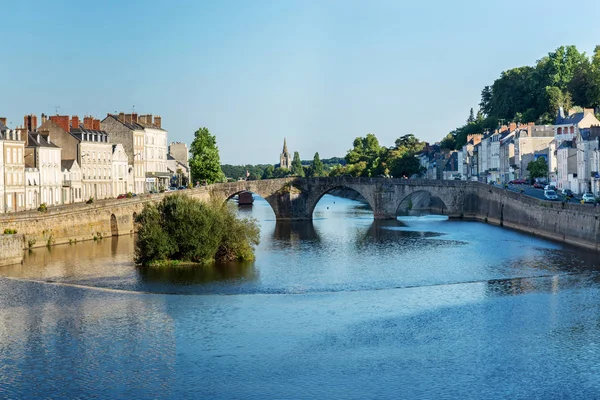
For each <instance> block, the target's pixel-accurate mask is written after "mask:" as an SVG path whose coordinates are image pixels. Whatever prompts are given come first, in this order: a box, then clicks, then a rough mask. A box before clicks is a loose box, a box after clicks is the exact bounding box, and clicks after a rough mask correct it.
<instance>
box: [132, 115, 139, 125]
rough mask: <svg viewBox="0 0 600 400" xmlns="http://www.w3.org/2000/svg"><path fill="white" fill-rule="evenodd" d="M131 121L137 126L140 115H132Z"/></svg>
mask: <svg viewBox="0 0 600 400" xmlns="http://www.w3.org/2000/svg"><path fill="white" fill-rule="evenodd" d="M131 120H132V121H133V122H135V123H136V124H137V122H138V115H137V114H136V113H133V114H131Z"/></svg>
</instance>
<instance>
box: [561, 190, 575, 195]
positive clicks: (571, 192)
mask: <svg viewBox="0 0 600 400" xmlns="http://www.w3.org/2000/svg"><path fill="white" fill-rule="evenodd" d="M561 194H562V195H563V196H565V197H573V191H572V190H571V189H563V190H562V191H561Z"/></svg>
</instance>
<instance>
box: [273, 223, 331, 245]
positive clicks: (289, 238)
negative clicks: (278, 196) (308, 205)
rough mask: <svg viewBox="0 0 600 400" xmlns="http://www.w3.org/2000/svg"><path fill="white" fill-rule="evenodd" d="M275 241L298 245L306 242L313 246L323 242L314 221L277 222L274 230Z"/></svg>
mask: <svg viewBox="0 0 600 400" xmlns="http://www.w3.org/2000/svg"><path fill="white" fill-rule="evenodd" d="M273 239H275V240H278V241H283V242H290V243H298V242H300V241H306V242H309V243H311V244H316V243H320V242H321V237H320V236H319V234H318V233H317V231H316V230H315V227H314V225H313V222H312V221H277V222H276V223H275V229H274V230H273Z"/></svg>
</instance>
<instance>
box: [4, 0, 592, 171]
mask: <svg viewBox="0 0 600 400" xmlns="http://www.w3.org/2000/svg"><path fill="white" fill-rule="evenodd" d="M6 3H7V4H3V6H2V21H3V22H2V33H1V34H0V45H1V47H2V56H1V57H2V61H1V62H0V82H1V95H0V116H1V117H7V118H8V121H9V126H11V127H15V126H17V125H20V124H22V123H23V122H22V121H23V116H24V115H25V114H29V113H34V114H37V115H38V116H39V115H40V114H41V113H46V114H50V115H52V114H55V113H56V112H57V111H58V114H61V115H79V116H80V117H82V116H83V115H87V114H89V115H93V116H95V117H96V118H100V119H102V118H104V117H105V116H106V114H107V113H114V112H121V111H122V112H125V113H127V112H131V111H132V110H133V109H135V112H137V113H138V114H154V115H160V116H161V117H162V125H163V128H165V129H167V130H168V132H169V139H168V140H169V142H173V141H179V142H185V143H188V145H189V144H190V143H191V142H192V140H193V137H194V132H195V131H196V130H197V129H198V128H200V127H207V128H208V129H209V130H210V132H211V133H212V134H214V135H215V136H216V138H217V144H218V146H219V150H220V156H221V163H223V164H235V165H241V164H268V163H278V162H279V153H280V152H281V150H282V146H283V140H284V138H286V139H287V144H288V148H289V150H290V151H291V152H294V151H298V152H299V153H300V157H301V158H302V159H304V160H309V159H312V158H313V156H314V154H315V152H319V155H320V157H321V158H329V157H343V156H344V155H345V154H346V152H347V151H348V150H349V149H350V148H351V147H352V142H353V140H354V138H356V137H359V136H365V135H366V134H367V133H373V134H375V135H376V136H377V138H378V139H379V141H380V144H381V145H384V146H392V145H393V143H394V141H395V139H396V138H398V137H400V136H402V135H405V134H409V133H412V134H414V135H415V136H417V137H418V138H419V139H421V140H424V141H428V142H436V141H439V140H441V139H442V138H443V137H444V136H445V135H446V134H448V132H450V131H451V130H452V129H454V128H456V127H457V126H460V125H462V124H463V123H464V121H465V120H466V118H467V117H468V115H469V109H470V108H471V107H473V108H474V109H475V110H477V106H478V104H479V100H480V93H481V89H482V88H483V87H484V86H485V85H491V84H492V83H493V81H494V79H496V78H498V77H499V75H500V73H501V72H502V71H503V70H506V69H510V68H513V67H518V66H522V65H533V64H534V63H535V62H536V60H538V59H540V58H542V57H543V56H545V55H546V54H547V53H548V52H550V51H553V50H554V49H556V48H557V47H559V46H561V45H571V44H573V45H576V46H577V48H578V49H579V50H580V51H586V52H587V53H588V54H590V53H591V52H592V51H593V49H594V47H595V46H596V45H597V44H600V24H598V23H597V21H598V15H600V1H598V0H579V1H577V2H576V3H573V4H572V5H568V6H567V3H568V2H564V0H560V1H558V0H535V1H534V0H486V1H481V0H454V1H446V0H438V1H404V0H394V1H386V0H369V1H366V0H365V1H352V0H339V1H337V0H314V1H313V0H298V1H294V0H272V1H262V0H252V1H250V0H239V1H233V0H231V1H228V0H219V1H217V0H211V1H201V0H195V1H177V0H170V1H152V0H144V1H125V0H105V1H101V2H91V1H89V2H88V1H62V0H54V1H51V2H50V1H28V0H19V1H10V2H6ZM57 106H58V108H57Z"/></svg>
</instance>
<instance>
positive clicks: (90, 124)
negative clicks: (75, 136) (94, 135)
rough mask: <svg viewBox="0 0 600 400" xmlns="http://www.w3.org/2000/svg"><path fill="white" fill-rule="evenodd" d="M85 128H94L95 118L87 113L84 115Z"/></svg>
mask: <svg viewBox="0 0 600 400" xmlns="http://www.w3.org/2000/svg"><path fill="white" fill-rule="evenodd" d="M83 128H84V129H94V118H92V117H90V116H89V115H86V116H85V117H83Z"/></svg>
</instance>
